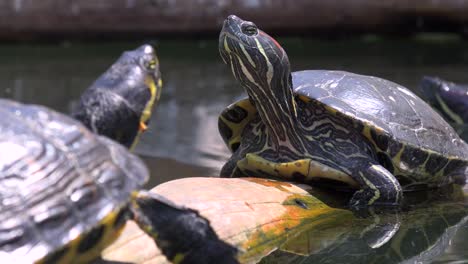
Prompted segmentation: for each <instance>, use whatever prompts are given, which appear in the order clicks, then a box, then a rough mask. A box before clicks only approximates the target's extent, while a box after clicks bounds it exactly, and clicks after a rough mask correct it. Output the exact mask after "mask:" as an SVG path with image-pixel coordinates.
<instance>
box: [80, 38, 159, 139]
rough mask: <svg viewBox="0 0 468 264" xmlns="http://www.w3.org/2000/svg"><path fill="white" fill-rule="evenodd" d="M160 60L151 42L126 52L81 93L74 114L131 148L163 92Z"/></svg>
mask: <svg viewBox="0 0 468 264" xmlns="http://www.w3.org/2000/svg"><path fill="white" fill-rule="evenodd" d="M161 88H162V81H161V73H160V71H159V60H158V58H157V56H156V53H155V50H154V49H153V47H152V46H150V45H143V46H141V47H139V48H137V49H135V50H132V51H126V52H124V53H123V54H122V56H121V57H120V58H119V59H118V60H117V61H116V62H115V63H114V64H113V65H112V66H111V67H110V68H109V69H108V70H107V71H106V72H105V73H103V74H102V75H101V76H100V77H99V78H98V79H97V80H96V81H95V82H94V83H93V84H92V85H91V86H90V87H89V88H88V89H87V90H86V91H85V92H84V93H83V95H82V96H81V98H80V102H79V104H78V105H77V106H76V107H75V108H74V110H73V111H72V116H73V117H74V118H76V119H78V120H80V121H81V122H82V123H83V124H84V125H85V126H87V127H88V128H89V129H91V130H92V131H93V132H95V133H97V134H100V135H105V136H107V137H109V138H111V139H114V140H116V141H119V142H120V143H122V144H123V145H125V146H127V147H134V146H135V145H136V143H137V142H138V137H139V134H140V133H139V132H142V131H144V130H146V127H147V125H148V122H149V120H150V117H151V111H152V109H153V107H154V106H155V105H156V103H157V102H158V100H159V98H160V95H161Z"/></svg>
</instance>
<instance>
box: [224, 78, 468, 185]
mask: <svg viewBox="0 0 468 264" xmlns="http://www.w3.org/2000/svg"><path fill="white" fill-rule="evenodd" d="M292 83H293V87H294V92H295V95H296V101H297V102H298V106H299V107H298V109H299V111H305V110H304V109H305V108H306V106H307V107H311V106H310V105H309V104H308V103H309V102H314V106H312V107H316V106H317V107H324V108H323V109H325V111H329V112H333V113H338V114H339V115H343V116H345V117H346V118H348V120H351V121H352V122H353V123H355V124H357V125H356V126H355V127H361V128H362V130H363V131H362V134H363V135H364V136H366V137H367V138H368V139H369V140H370V142H372V143H373V144H374V146H375V148H376V150H377V151H376V152H377V154H378V158H379V162H381V163H382V164H384V165H385V167H387V168H388V169H390V170H391V172H395V173H398V174H401V175H409V174H413V173H416V174H419V175H420V176H417V177H423V178H425V177H426V175H427V174H438V173H442V169H443V168H444V167H445V168H446V171H445V174H446V173H448V172H449V171H452V170H453V171H455V170H456V169H458V168H459V167H460V164H459V162H458V161H459V160H462V163H464V164H466V163H467V160H468V145H467V144H466V143H465V142H464V141H463V140H462V139H460V138H459V136H458V135H457V133H456V132H455V131H454V129H453V128H452V127H451V126H450V125H449V124H448V123H447V122H446V121H445V120H444V119H443V118H442V117H441V116H440V115H439V114H438V113H436V112H435V111H434V110H433V109H432V108H431V107H430V106H429V105H428V104H426V103H425V102H424V101H423V100H421V99H420V98H419V97H417V96H416V95H415V94H413V93H412V92H411V91H409V90H408V89H407V88H405V87H403V86H401V85H398V84H396V83H393V82H390V81H387V80H384V79H381V78H377V77H373V76H365V75H358V74H353V73H348V72H343V71H326V70H307V71H299V72H294V73H292ZM309 110H310V109H309ZM309 110H307V111H309ZM300 115H302V117H305V116H306V115H307V114H304V113H302V114H300ZM257 117H258V114H257V113H256V109H255V107H254V106H253V105H252V104H251V103H250V101H249V100H248V99H244V100H241V101H239V102H237V103H234V104H232V105H230V106H228V107H227V108H226V109H225V110H224V111H223V112H222V113H221V115H220V117H219V122H218V125H219V130H220V133H221V136H222V138H223V139H224V141H225V142H226V144H227V146H228V147H229V149H230V150H231V151H232V152H235V151H236V149H237V148H238V146H239V145H240V140H241V138H242V133H243V129H244V128H245V126H246V125H247V124H248V123H250V121H252V120H254V119H255V118H257ZM305 123H306V122H305ZM305 123H304V124H303V125H306V126H307V124H305ZM449 162H450V163H451V165H447V164H448V163H449ZM392 164H393V165H392ZM394 170H395V171H394ZM400 179H401V178H400ZM421 180H422V178H421V179H419V180H418V179H413V180H412V181H416V182H417V181H421Z"/></svg>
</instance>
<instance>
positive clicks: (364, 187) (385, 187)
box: [349, 164, 403, 208]
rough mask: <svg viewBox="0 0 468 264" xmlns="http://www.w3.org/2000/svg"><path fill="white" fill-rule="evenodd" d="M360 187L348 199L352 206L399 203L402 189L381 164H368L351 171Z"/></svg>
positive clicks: (394, 204)
mask: <svg viewBox="0 0 468 264" xmlns="http://www.w3.org/2000/svg"><path fill="white" fill-rule="evenodd" d="M353 178H354V179H355V180H356V181H357V182H359V183H360V185H361V189H360V190H359V191H357V192H356V193H354V195H353V197H352V198H351V201H350V203H349V204H350V206H351V207H352V208H362V207H369V206H397V205H399V204H400V203H401V200H402V197H403V191H402V188H401V185H400V183H399V182H398V180H397V179H396V178H395V176H393V174H391V173H390V172H389V171H388V170H387V169H385V168H384V167H383V166H381V165H376V164H368V166H366V167H364V168H362V169H360V170H359V169H358V170H357V171H355V172H354V173H353Z"/></svg>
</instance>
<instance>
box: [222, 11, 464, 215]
mask: <svg viewBox="0 0 468 264" xmlns="http://www.w3.org/2000/svg"><path fill="white" fill-rule="evenodd" d="M219 49H220V53H221V57H222V58H223V61H224V62H225V63H226V64H228V65H230V66H231V69H232V72H233V74H234V76H235V78H236V79H237V80H238V81H239V82H240V83H241V85H242V87H243V88H244V89H245V90H246V92H247V94H248V96H249V98H248V99H246V100H242V101H240V102H237V103H235V104H233V105H231V106H229V107H228V108H227V109H226V110H224V111H223V112H222V114H221V116H220V118H219V130H220V133H221V135H222V137H223V139H224V140H225V142H226V144H227V145H228V147H229V148H230V149H231V150H232V151H233V155H232V157H231V158H230V160H229V161H228V162H227V163H226V164H225V165H224V167H223V169H222V171H221V176H223V177H233V176H243V175H249V176H254V175H256V176H263V177H278V178H283V179H289V180H298V181H306V182H308V181H311V180H315V179H328V180H332V181H333V182H342V183H346V184H347V185H350V186H353V187H356V188H358V189H359V190H358V191H356V193H355V194H354V195H353V197H352V199H351V201H350V204H351V205H352V206H356V207H362V206H368V205H375V204H381V205H382V204H385V205H396V204H399V203H400V202H401V197H402V190H403V189H405V190H414V189H418V188H430V187H438V186H441V185H446V184H450V183H452V182H455V181H456V182H460V183H464V182H465V176H466V170H467V167H468V145H467V144H466V143H465V142H463V141H462V140H461V139H460V138H459V137H458V136H457V134H456V133H455V131H454V130H453V129H452V128H451V127H450V125H448V124H447V123H446V122H445V121H444V120H443V118H442V117H440V116H439V115H438V114H437V113H436V112H435V111H433V110H432V109H431V108H430V107H429V105H427V104H426V103H424V102H423V101H422V100H421V99H420V98H418V97H417V96H415V95H414V94H413V93H412V92H410V91H409V90H408V89H406V88H404V87H402V86H401V85H398V84H396V83H393V82H390V81H387V80H383V79H380V78H377V77H372V76H364V75H358V74H353V73H348V72H342V71H310V70H309V71H300V72H294V73H293V74H292V75H291V72H290V65H289V60H288V56H287V54H286V53H285V51H284V50H283V49H282V47H281V46H280V45H279V44H278V42H276V41H275V40H274V39H273V38H271V37H270V36H269V35H267V34H266V33H265V32H263V31H261V30H259V29H258V28H257V27H256V26H255V25H254V24H253V23H252V22H249V21H244V20H242V19H240V18H238V17H236V16H229V17H228V18H227V19H226V20H225V22H224V26H223V29H222V31H221V33H220V37H219ZM402 186H403V188H402Z"/></svg>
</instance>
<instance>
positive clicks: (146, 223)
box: [130, 191, 238, 263]
mask: <svg viewBox="0 0 468 264" xmlns="http://www.w3.org/2000/svg"><path fill="white" fill-rule="evenodd" d="M132 198H133V199H132V202H131V204H130V210H131V212H132V213H133V219H134V220H135V222H136V223H137V224H138V226H139V227H140V228H141V229H142V230H143V231H145V233H147V234H148V235H149V236H151V237H152V238H153V240H154V241H155V242H156V244H157V246H158V247H159V248H160V249H161V251H162V252H163V254H164V255H165V256H166V257H167V259H168V260H169V261H171V262H174V263H238V261H237V259H236V254H237V249H236V248H235V247H233V246H231V245H229V244H227V243H226V242H224V241H222V240H221V239H219V237H218V236H217V234H216V233H215V231H214V230H213V228H212V227H211V225H210V222H209V221H208V220H207V219H206V218H204V217H203V216H201V215H200V214H199V213H198V212H197V211H195V210H192V209H190V208H186V207H183V206H179V205H176V204H174V203H173V202H171V201H169V200H168V199H166V198H165V197H163V196H161V195H158V194H156V193H151V192H147V191H139V192H135V193H134V195H133V197H132Z"/></svg>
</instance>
